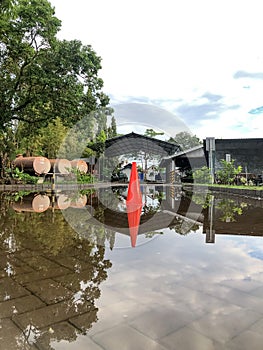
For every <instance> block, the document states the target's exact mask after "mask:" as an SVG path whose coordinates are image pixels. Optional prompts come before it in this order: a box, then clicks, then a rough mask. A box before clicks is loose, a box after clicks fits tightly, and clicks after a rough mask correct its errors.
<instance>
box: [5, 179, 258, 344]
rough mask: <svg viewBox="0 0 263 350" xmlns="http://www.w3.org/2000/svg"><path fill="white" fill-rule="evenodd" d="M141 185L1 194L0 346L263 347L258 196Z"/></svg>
mask: <svg viewBox="0 0 263 350" xmlns="http://www.w3.org/2000/svg"><path fill="white" fill-rule="evenodd" d="M142 191H143V208H142V212H141V217H140V226H139V227H138V236H137V237H136V246H135V247H131V237H130V228H129V222H128V219H127V213H126V195H127V188H126V187H123V186H119V187H113V188H112V187H109V188H98V189H92V190H88V191H82V192H81V193H67V192H64V193H56V195H53V196H52V194H51V193H41V194H39V193H33V194H32V193H2V194H1V212H0V215H1V221H0V234H1V235H0V286H1V288H0V316H1V320H0V337H1V349H3V350H9V349H10V350H11V349H92V350H93V349H94V350H102V349H106V350H116V349H128V350H129V349H138V350H140V349H143V350H146V349H147V350H148V349H150V350H151V349H155V350H156V349H157V350H159V349H160V350H164V349H168V350H169V349H171V350H174V349H179V350H180V349H182V350H184V349H187V350H188V349H194V350H199V349H200V350H206V349H241V350H242V349H244V350H245V349H246V350H247V349H248V348H249V349H257V350H261V349H262V343H263V335H262V330H263V262H262V259H263V243H262V242H263V240H262V239H263V237H262V235H263V232H262V227H263V225H262V218H263V208H262V207H263V206H262V202H261V201H259V200H251V199H248V198H241V197H232V198H230V197H229V196H228V197H223V196H221V197H220V196H219V195H217V196H212V195H211V194H207V193H184V192H182V190H181V188H177V187H168V186H167V187H166V186H144V187H143V188H142ZM38 196H40V197H38ZM33 201H34V204H32V203H33ZM61 208H62V210H61Z"/></svg>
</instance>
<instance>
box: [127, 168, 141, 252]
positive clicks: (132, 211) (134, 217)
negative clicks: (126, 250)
mask: <svg viewBox="0 0 263 350" xmlns="http://www.w3.org/2000/svg"><path fill="white" fill-rule="evenodd" d="M126 208H127V215H128V223H129V229H130V236H131V244H132V247H135V245H136V239H137V235H138V231H139V224H140V216H141V211H142V194H141V191H140V183H139V178H138V173H137V166H136V162H133V163H132V168H131V176H130V183H129V187H128V194H127V199H126Z"/></svg>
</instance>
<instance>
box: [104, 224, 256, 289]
mask: <svg viewBox="0 0 263 350" xmlns="http://www.w3.org/2000/svg"><path fill="white" fill-rule="evenodd" d="M163 231H164V235H160V236H159V239H157V240H152V241H151V244H148V245H144V246H141V249H140V250H137V251H136V250H126V251H125V252H122V250H116V251H114V250H113V251H111V252H108V253H107V255H108V256H109V258H110V259H111V260H112V261H113V262H114V261H115V260H117V262H118V263H121V264H122V265H123V264H125V265H127V266H125V269H124V271H125V274H124V276H122V278H123V279H124V280H123V281H126V279H127V281H126V282H128V280H130V279H131V275H130V274H133V272H134V273H136V274H137V277H136V278H137V279H142V280H147V279H148V280H149V279H150V280H152V279H153V278H154V279H157V280H160V281H161V280H163V278H164V276H165V283H166V286H164V287H163V289H164V290H165V289H166V288H167V284H173V283H175V282H176V283H179V284H182V285H185V286H186V285H190V284H191V283H192V284H193V286H194V285H195V284H196V285H195V288H201V286H202V284H203V287H202V288H204V289H205V288H206V285H207V284H209V285H211V284H212V285H214V287H215V288H216V286H218V284H224V281H226V280H229V279H232V280H240V279H244V278H246V277H247V276H250V277H251V278H252V279H257V278H258V276H259V275H260V274H262V273H263V267H262V263H261V262H260V261H258V260H256V259H254V258H253V257H251V256H250V254H249V249H250V248H249V247H248V246H247V247H246V246H245V245H239V244H238V243H237V242H235V241H233V240H230V239H226V238H225V237H223V236H220V237H218V238H217V244H213V245H207V244H204V239H205V235H203V234H200V231H199V233H190V234H189V235H187V236H180V235H178V234H176V233H174V232H171V231H169V230H168V229H165V230H163ZM252 240H253V239H252ZM256 241H257V239H256ZM251 244H257V242H255V243H252V242H251ZM123 254H125V259H124V257H123ZM131 262H132V266H133V268H132V269H131V270H130V268H129V266H131V265H130V264H131ZM136 267H138V268H140V274H139V275H138V271H137V270H136ZM125 276H126V277H125ZM134 278H135V276H134ZM262 278H263V277H262ZM149 283H151V282H150V281H149ZM157 284H158V283H157ZM176 288H177V287H176V286H175V291H176ZM215 292H216V290H215Z"/></svg>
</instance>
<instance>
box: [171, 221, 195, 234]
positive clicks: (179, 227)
mask: <svg viewBox="0 0 263 350" xmlns="http://www.w3.org/2000/svg"><path fill="white" fill-rule="evenodd" d="M199 228H200V226H199V225H198V224H195V223H193V222H192V221H190V220H187V219H185V220H184V219H183V218H179V217H175V218H174V220H173V222H172V224H171V225H170V226H169V229H170V230H173V231H175V232H176V233H179V234H180V235H187V234H188V233H190V232H196V231H197V230H198V229H199Z"/></svg>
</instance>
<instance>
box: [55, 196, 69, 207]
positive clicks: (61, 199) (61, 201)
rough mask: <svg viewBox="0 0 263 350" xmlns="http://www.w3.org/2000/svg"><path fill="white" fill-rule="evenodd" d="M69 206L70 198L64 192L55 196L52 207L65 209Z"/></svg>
mask: <svg viewBox="0 0 263 350" xmlns="http://www.w3.org/2000/svg"><path fill="white" fill-rule="evenodd" d="M69 206H70V198H69V197H68V196H67V195H65V194H59V195H58V196H57V197H56V202H55V205H54V209H60V210H65V209H67V208H68V207H69Z"/></svg>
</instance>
